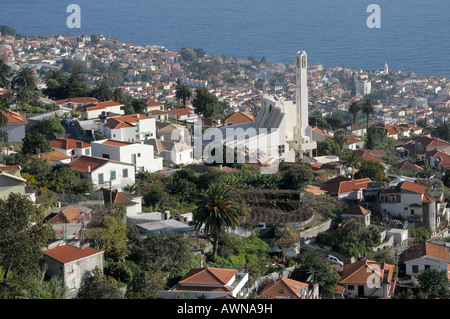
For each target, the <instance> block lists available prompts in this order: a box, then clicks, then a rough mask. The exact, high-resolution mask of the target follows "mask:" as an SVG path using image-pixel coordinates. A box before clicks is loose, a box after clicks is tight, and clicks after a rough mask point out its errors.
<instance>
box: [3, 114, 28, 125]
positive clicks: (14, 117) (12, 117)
mask: <svg viewBox="0 0 450 319" xmlns="http://www.w3.org/2000/svg"><path fill="white" fill-rule="evenodd" d="M1 112H2V113H3V114H5V115H6V117H7V118H8V124H27V123H28V121H27V118H26V117H25V114H20V113H18V112H13V111H1Z"/></svg>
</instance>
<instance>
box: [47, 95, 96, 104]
mask: <svg viewBox="0 0 450 319" xmlns="http://www.w3.org/2000/svg"><path fill="white" fill-rule="evenodd" d="M68 102H71V103H76V104H83V103H95V102H98V100H97V99H96V98H95V97H89V96H84V97H71V98H68V99H64V100H57V101H55V103H56V104H58V105H60V104H65V103H68Z"/></svg>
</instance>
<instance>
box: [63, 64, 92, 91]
mask: <svg viewBox="0 0 450 319" xmlns="http://www.w3.org/2000/svg"><path fill="white" fill-rule="evenodd" d="M86 93H87V84H86V82H85V80H84V78H83V76H82V74H81V73H80V70H79V69H78V66H77V65H74V66H73V68H72V72H71V73H70V76H69V78H68V81H67V87H66V96H67V97H69V98H70V97H81V96H86Z"/></svg>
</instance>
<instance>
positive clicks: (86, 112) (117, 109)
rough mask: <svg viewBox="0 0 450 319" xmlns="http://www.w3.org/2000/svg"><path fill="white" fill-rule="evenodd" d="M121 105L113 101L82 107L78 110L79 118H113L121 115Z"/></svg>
mask: <svg viewBox="0 0 450 319" xmlns="http://www.w3.org/2000/svg"><path fill="white" fill-rule="evenodd" d="M123 106H124V105H123V104H120V103H118V102H115V101H104V102H95V103H91V104H87V105H84V106H82V107H81V108H80V110H81V117H82V118H84V119H87V120H91V119H98V118H100V117H104V118H106V117H113V116H117V115H123V114H124V111H123V109H122V108H123Z"/></svg>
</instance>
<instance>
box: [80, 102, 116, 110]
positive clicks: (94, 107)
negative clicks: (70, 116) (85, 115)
mask: <svg viewBox="0 0 450 319" xmlns="http://www.w3.org/2000/svg"><path fill="white" fill-rule="evenodd" d="M122 105H123V104H120V103H118V102H115V101H104V102H95V103H91V104H88V105H85V106H83V107H82V108H81V110H82V111H84V112H87V111H94V110H101V109H104V108H107V107H111V106H122Z"/></svg>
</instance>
